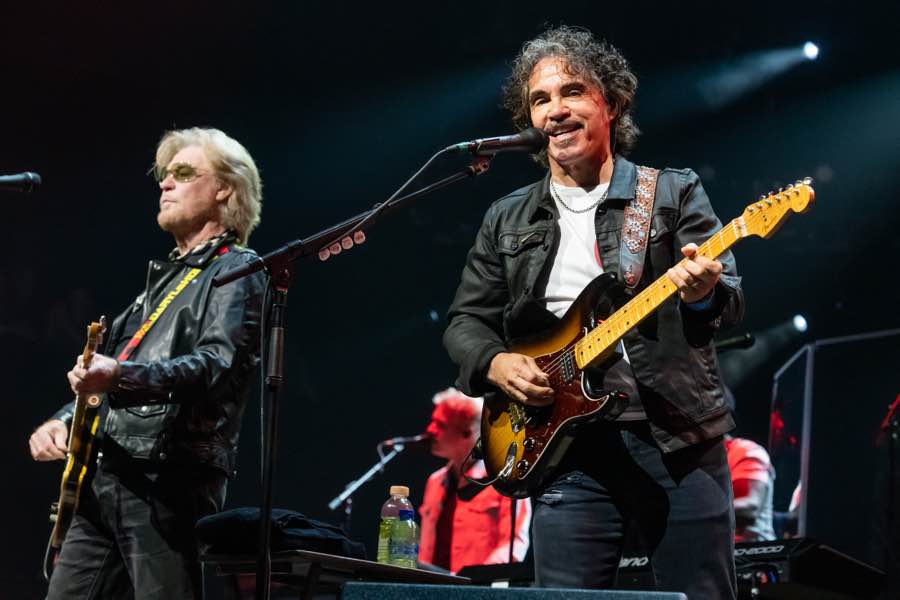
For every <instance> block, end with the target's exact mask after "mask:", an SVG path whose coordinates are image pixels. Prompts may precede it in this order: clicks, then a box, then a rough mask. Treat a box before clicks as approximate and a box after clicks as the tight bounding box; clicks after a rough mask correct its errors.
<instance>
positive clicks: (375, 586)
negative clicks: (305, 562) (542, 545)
mask: <svg viewBox="0 0 900 600" xmlns="http://www.w3.org/2000/svg"><path fill="white" fill-rule="evenodd" d="M341 600H687V596H685V595H684V594H673V593H670V592H623V591H618V590H557V589H538V588H490V587H476V586H466V585H418V584H403V583H364V582H347V584H346V585H345V586H344V591H343V593H342V594H341Z"/></svg>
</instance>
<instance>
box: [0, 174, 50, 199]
mask: <svg viewBox="0 0 900 600" xmlns="http://www.w3.org/2000/svg"><path fill="white" fill-rule="evenodd" d="M39 187H41V176H40V175H38V174H37V173H32V172H31V171H26V172H25V173H16V174H15V175H0V190H2V191H4V192H24V193H26V194H30V193H31V192H33V191H34V190H36V189H37V188H39Z"/></svg>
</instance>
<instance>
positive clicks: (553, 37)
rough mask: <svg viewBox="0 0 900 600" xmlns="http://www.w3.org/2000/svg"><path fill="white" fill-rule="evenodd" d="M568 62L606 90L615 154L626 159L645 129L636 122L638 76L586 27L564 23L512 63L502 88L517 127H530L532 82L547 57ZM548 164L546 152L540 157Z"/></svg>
mask: <svg viewBox="0 0 900 600" xmlns="http://www.w3.org/2000/svg"><path fill="white" fill-rule="evenodd" d="M551 56H552V57H558V58H562V59H563V60H565V61H566V63H567V64H568V68H569V73H570V74H571V75H576V76H578V77H583V78H585V79H587V80H588V81H592V82H594V83H595V84H596V85H597V87H599V88H600V90H601V91H602V92H603V97H604V98H605V100H606V104H607V105H608V106H609V107H610V108H611V109H612V110H613V111H614V112H615V118H614V120H613V126H612V127H613V131H614V136H615V139H614V140H613V141H614V144H615V152H616V153H618V154H622V155H627V154H628V152H630V151H631V149H632V148H634V145H635V143H636V142H637V137H638V135H639V134H640V130H639V129H638V127H637V125H635V123H634V120H632V118H631V108H632V105H633V103H634V93H635V90H636V89H637V77H635V75H634V73H632V72H631V69H630V68H629V66H628V61H626V60H625V57H624V56H622V53H621V52H619V50H618V49H617V48H616V47H615V46H613V45H612V44H610V43H608V42H607V41H606V40H599V41H598V40H596V39H594V36H593V34H592V33H591V32H590V31H588V30H587V29H584V28H581V27H568V26H566V25H561V26H559V27H555V28H552V29H548V30H547V31H545V32H544V33H542V34H541V35H539V36H538V37H536V38H534V39H533V40H531V41H529V42H525V44H524V45H523V46H522V49H521V50H520V51H519V54H518V56H516V58H515V60H514V61H513V65H512V73H511V74H510V76H509V78H508V79H507V80H506V84H505V85H504V87H503V105H504V106H505V107H506V108H507V109H508V110H509V111H510V112H511V113H512V118H513V124H514V125H515V126H516V128H517V129H519V130H522V129H526V128H528V127H531V125H532V123H531V110H530V106H529V102H528V80H529V79H530V78H531V74H532V72H533V71H534V68H535V66H537V64H538V63H539V62H540V61H541V60H542V59H544V58H547V57H551ZM536 159H537V160H538V161H539V162H540V163H542V164H544V165H545V166H546V165H547V151H546V150H544V151H542V152H541V153H540V154H539V155H536Z"/></svg>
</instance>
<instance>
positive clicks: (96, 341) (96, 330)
mask: <svg viewBox="0 0 900 600" xmlns="http://www.w3.org/2000/svg"><path fill="white" fill-rule="evenodd" d="M104 333H106V317H105V316H103V317H100V321H99V322H97V321H93V322H91V324H90V325H88V327H87V342H86V343H85V344H84V352H83V353H82V355H81V364H82V365H84V367H85V368H87V367H88V365H90V364H91V360H92V359H93V358H94V354H96V353H97V348H99V347H100V344H102V343H103V334H104Z"/></svg>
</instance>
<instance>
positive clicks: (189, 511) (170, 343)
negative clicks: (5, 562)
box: [29, 128, 265, 600]
mask: <svg viewBox="0 0 900 600" xmlns="http://www.w3.org/2000/svg"><path fill="white" fill-rule="evenodd" d="M154 174H155V176H156V179H157V181H158V183H159V189H160V198H159V213H158V214H157V218H156V219H157V222H158V224H159V226H160V227H161V228H162V229H163V230H164V231H166V232H168V233H170V234H172V237H173V238H174V240H175V248H174V249H173V250H172V251H171V252H170V253H169V255H168V257H167V258H166V259H164V260H151V261H150V266H149V270H148V272H147V275H146V281H147V285H146V288H145V289H144V290H143V291H142V292H141V293H140V294H139V295H138V296H137V298H136V299H135V300H134V302H133V303H131V304H130V305H129V306H128V307H127V308H126V309H125V310H124V312H122V313H121V314H120V315H119V316H118V317H116V318H115V320H113V322H112V325H111V327H110V330H109V332H108V335H107V336H106V343H105V346H104V347H103V349H102V351H101V353H98V354H96V355H94V357H93V360H92V361H91V362H90V364H89V365H88V366H87V368H85V366H84V365H83V364H82V363H81V358H80V357H79V359H78V360H77V362H76V364H75V366H74V367H73V368H72V370H71V371H69V373H68V380H69V385H70V386H71V388H72V390H73V391H74V392H76V393H81V394H94V393H96V394H101V397H102V398H103V400H104V404H105V405H106V406H107V414H106V419H105V427H104V428H103V437H102V447H101V455H100V458H99V460H98V461H97V467H96V472H95V473H93V480H92V481H90V482H88V483H86V484H85V485H84V486H83V488H82V492H81V498H80V501H79V504H78V510H77V512H76V514H75V516H74V518H73V519H72V523H71V526H70V527H69V529H68V533H67V535H66V537H65V540H64V542H63V544H62V549H61V551H60V553H59V556H58V559H57V561H56V566H55V568H54V570H53V574H52V577H51V579H50V589H49V592H48V596H47V597H48V598H50V599H53V600H56V599H62V598H80V599H92V598H129V597H131V598H136V599H138V600H141V599H147V600H149V599H159V600H163V599H166V600H170V599H173V598H184V599H190V598H200V597H201V595H202V581H201V576H200V567H199V563H198V561H197V550H196V543H195V541H194V537H193V525H194V523H195V521H196V520H197V519H199V518H200V517H202V516H204V515H207V514H210V513H214V512H217V511H219V510H221V509H222V505H223V503H224V501H225V490H226V484H227V481H228V479H229V478H230V477H232V476H233V474H234V468H235V456H236V452H237V442H238V434H239V429H240V424H241V416H242V414H243V412H244V405H245V396H246V392H247V388H248V384H249V381H250V377H251V374H252V373H253V371H254V369H255V368H256V366H257V364H258V362H259V325H260V316H261V313H262V310H263V306H262V304H263V294H264V289H265V283H264V278H263V275H262V274H261V273H257V274H255V275H253V276H250V277H245V278H243V279H240V280H238V281H236V282H233V283H230V284H228V285H225V286H222V287H213V286H212V279H213V278H214V277H215V276H216V275H217V274H219V273H221V272H223V271H227V270H229V269H232V268H235V267H239V266H241V265H244V264H247V263H249V262H252V261H255V260H257V256H256V254H255V253H254V252H253V251H252V250H250V249H248V248H247V247H246V243H247V239H248V238H249V236H250V233H251V232H252V231H253V228H254V227H256V225H257V224H258V223H259V219H260V205H261V199H262V184H261V182H260V177H259V172H258V170H257V168H256V165H255V163H254V162H253V159H252V158H251V157H250V154H249V153H248V152H247V150H246V149H244V147H243V146H242V145H241V144H239V143H238V142H237V141H235V140H234V139H232V138H230V137H228V136H227V135H225V134H224V133H223V132H222V131H219V130H218V129H201V128H192V129H183V130H178V131H170V132H167V133H166V134H165V135H164V136H163V138H162V140H161V141H160V143H159V146H158V147H157V151H156V164H155V167H154ZM72 417H73V404H68V405H66V406H64V407H63V408H62V409H60V410H59V411H58V412H57V413H56V414H55V415H54V416H53V418H51V419H50V420H49V421H47V422H46V423H44V424H43V425H41V426H40V427H38V428H37V430H36V431H35V432H34V434H33V435H32V436H31V439H30V440H29V443H30V447H31V454H32V456H33V458H34V459H35V460H41V461H43V460H57V459H64V458H65V456H66V449H67V436H68V427H69V424H70V423H71V421H72Z"/></svg>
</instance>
